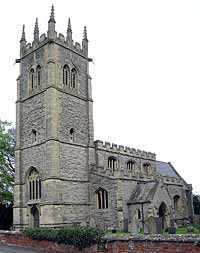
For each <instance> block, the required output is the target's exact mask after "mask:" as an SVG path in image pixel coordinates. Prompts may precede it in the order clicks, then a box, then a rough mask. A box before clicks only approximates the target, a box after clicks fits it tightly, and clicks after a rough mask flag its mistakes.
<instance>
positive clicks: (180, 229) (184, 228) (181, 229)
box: [106, 224, 200, 236]
mask: <svg viewBox="0 0 200 253" xmlns="http://www.w3.org/2000/svg"><path fill="white" fill-rule="evenodd" d="M187 227H194V232H188V231H187ZM199 227H200V225H198V224H188V225H184V226H180V227H178V228H177V229H176V234H190V235H192V234H200V232H199ZM106 234H107V235H121V236H123V235H130V234H131V233H130V232H123V231H116V232H114V233H113V232H112V231H111V230H108V231H106ZM139 234H144V232H143V230H142V229H141V231H140V233H139ZM163 234H165V235H166V234H168V233H167V232H164V233H163Z"/></svg>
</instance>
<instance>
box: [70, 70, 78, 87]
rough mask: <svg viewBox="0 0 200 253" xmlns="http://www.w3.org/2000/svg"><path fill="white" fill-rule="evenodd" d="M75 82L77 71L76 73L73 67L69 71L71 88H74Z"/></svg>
mask: <svg viewBox="0 0 200 253" xmlns="http://www.w3.org/2000/svg"><path fill="white" fill-rule="evenodd" d="M76 84H77V73H76V70H75V68H73V69H72V71H71V87H72V88H73V89H75V88H76Z"/></svg>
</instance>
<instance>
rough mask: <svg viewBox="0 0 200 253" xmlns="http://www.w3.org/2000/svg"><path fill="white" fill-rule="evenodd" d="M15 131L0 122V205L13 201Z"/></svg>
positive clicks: (9, 125) (7, 124) (6, 123)
mask: <svg viewBox="0 0 200 253" xmlns="http://www.w3.org/2000/svg"><path fill="white" fill-rule="evenodd" d="M14 148H15V129H14V128H12V127H11V123H8V122H7V121H1V120H0V203H2V204H4V203H8V202H12V201H13V185H14V174H15V166H14Z"/></svg>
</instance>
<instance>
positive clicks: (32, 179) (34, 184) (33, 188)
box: [28, 168, 42, 200]
mask: <svg viewBox="0 0 200 253" xmlns="http://www.w3.org/2000/svg"><path fill="white" fill-rule="evenodd" d="M28 188H29V191H28V193H29V199H30V200H34V199H40V198H41V193H42V192H41V179H40V175H39V173H38V171H37V170H36V169H35V168H32V170H31V172H30V173H29V176H28Z"/></svg>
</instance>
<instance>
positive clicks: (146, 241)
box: [0, 231, 200, 253]
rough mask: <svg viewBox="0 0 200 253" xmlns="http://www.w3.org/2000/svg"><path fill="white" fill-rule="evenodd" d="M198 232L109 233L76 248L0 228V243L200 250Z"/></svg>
mask: <svg viewBox="0 0 200 253" xmlns="http://www.w3.org/2000/svg"><path fill="white" fill-rule="evenodd" d="M199 243H200V236H199V235H171V236H168V235H166V236H162V235H145V236H142V235H141V236H123V237H121V236H120V237H116V236H109V237H105V242H104V243H102V244H101V245H94V246H92V247H90V248H86V249H83V250H79V249H77V248H75V247H73V246H69V245H58V244H56V243H53V242H49V241H36V240H32V239H31V238H30V237H28V236H26V235H23V234H21V233H19V232H6V231H0V246H1V245H3V244H12V245H18V246H23V247H29V248H30V247H31V248H37V249H41V250H44V252H48V253H51V252H57V253H59V252H65V253H81V252H82V253H86V252H87V253H200V246H198V245H197V244H199Z"/></svg>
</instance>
